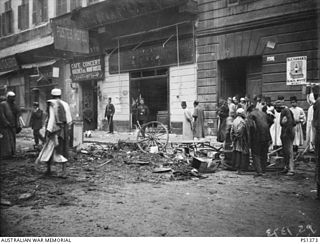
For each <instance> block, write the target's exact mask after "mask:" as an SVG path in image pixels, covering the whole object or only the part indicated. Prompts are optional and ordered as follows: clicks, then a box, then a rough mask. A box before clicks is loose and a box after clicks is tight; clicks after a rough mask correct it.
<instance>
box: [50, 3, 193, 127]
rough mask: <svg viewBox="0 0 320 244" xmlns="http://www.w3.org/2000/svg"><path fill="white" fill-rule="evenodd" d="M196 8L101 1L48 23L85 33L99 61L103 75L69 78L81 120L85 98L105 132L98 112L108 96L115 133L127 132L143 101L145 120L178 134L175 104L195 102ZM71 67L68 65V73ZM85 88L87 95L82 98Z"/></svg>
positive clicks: (179, 115)
mask: <svg viewBox="0 0 320 244" xmlns="http://www.w3.org/2000/svg"><path fill="white" fill-rule="evenodd" d="M196 6H197V5H196V3H195V2H194V1H188V0H181V1H172V0H165V1H157V0H152V1H130V3H128V2H127V1H116V2H115V1H114V2H113V1H105V2H101V3H97V4H95V5H92V6H88V7H86V8H82V9H80V10H77V11H75V12H73V13H72V14H70V15H65V16H62V17H58V18H56V19H54V20H53V22H54V23H55V24H56V25H69V26H76V27H77V28H82V29H87V30H89V36H90V40H93V41H92V42H91V45H90V49H94V50H95V53H96V54H97V55H98V56H99V57H101V58H102V59H103V60H102V61H101V62H102V63H103V65H102V63H101V65H102V66H101V67H103V68H102V70H103V72H104V76H103V77H102V76H100V77H99V78H98V79H91V78H90V79H87V80H86V81H84V80H82V81H76V80H75V79H74V78H72V81H73V84H72V86H75V87H76V89H77V93H78V96H77V97H78V98H77V99H78V102H77V103H79V105H80V106H81V109H80V110H82V111H80V115H82V119H83V120H84V119H85V117H86V116H85V114H84V113H83V111H84V110H83V109H84V106H86V103H88V104H91V102H88V99H84V98H85V97H90V99H92V101H93V102H92V104H93V107H94V108H93V111H94V113H95V114H97V116H96V117H95V118H94V120H95V122H94V123H95V124H96V127H97V128H98V129H106V127H107V121H106V120H105V118H104V111H105V107H106V104H107V100H108V98H111V99H112V103H113V104H114V106H115V110H116V112H115V115H114V126H115V130H116V131H129V130H131V129H134V128H135V124H136V116H135V115H136V114H135V112H136V109H135V108H136V106H137V104H138V103H139V102H140V100H141V99H142V98H143V99H144V100H145V104H146V105H147V106H148V107H149V110H150V114H149V118H148V119H149V120H150V121H151V120H158V121H160V122H162V123H163V124H165V125H166V126H167V128H169V129H170V130H171V131H172V132H175V133H179V132H180V133H181V132H182V119H183V117H182V115H183V114H182V109H181V107H180V103H181V101H183V100H184V101H187V104H188V106H189V107H190V108H191V107H192V103H193V101H194V100H195V99H196V98H197V88H196V86H197V70H196V55H195V21H196V16H197V7H196ZM79 58H80V59H83V58H88V56H82V57H79ZM75 63H76V61H74V60H72V61H70V66H71V73H72V72H73V71H72V66H73V65H74V64H75ZM89 90H90V92H91V93H92V94H85V93H90V92H89ZM85 101H87V102H85ZM89 106H91V105H89ZM88 128H89V127H88ZM92 128H93V129H94V128H95V127H94V126H93V127H92Z"/></svg>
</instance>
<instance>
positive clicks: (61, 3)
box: [56, 0, 68, 16]
mask: <svg viewBox="0 0 320 244" xmlns="http://www.w3.org/2000/svg"><path fill="white" fill-rule="evenodd" d="M67 3H68V1H66V0H57V2H56V16H59V15H62V14H65V13H66V12H67V11H68V10H67Z"/></svg>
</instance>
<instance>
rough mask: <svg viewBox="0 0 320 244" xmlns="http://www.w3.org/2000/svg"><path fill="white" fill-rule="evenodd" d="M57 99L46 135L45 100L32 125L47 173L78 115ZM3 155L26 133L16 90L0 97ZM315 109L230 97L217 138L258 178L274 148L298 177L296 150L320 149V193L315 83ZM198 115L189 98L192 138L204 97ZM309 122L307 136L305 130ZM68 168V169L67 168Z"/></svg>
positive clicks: (187, 121) (141, 112) (186, 132)
mask: <svg viewBox="0 0 320 244" xmlns="http://www.w3.org/2000/svg"><path fill="white" fill-rule="evenodd" d="M51 96H52V99H50V100H48V101H47V111H46V112H47V115H48V116H47V119H46V123H45V133H46V134H45V136H44V137H43V136H42V135H41V134H40V129H41V128H42V127H43V111H42V110H41V109H40V108H39V104H38V103H37V102H35V103H34V104H33V106H34V110H33V112H32V115H31V120H30V126H31V128H32V129H33V134H34V140H35V143H36V146H37V145H38V144H39V140H40V141H42V144H43V146H42V147H41V148H42V149H41V152H40V154H39V156H38V158H37V160H36V162H37V163H39V162H45V163H47V173H48V174H49V173H50V170H51V169H50V166H51V164H52V163H53V162H60V163H63V164H62V165H63V169H64V163H65V162H67V160H68V150H67V148H68V139H69V132H70V126H71V123H72V117H71V113H70V108H69V105H68V104H67V103H66V102H64V101H63V100H62V99H61V90H60V89H56V88H55V89H53V90H52V91H51ZM0 99H1V101H0V136H1V138H0V139H1V143H0V155H1V158H10V157H12V156H13V155H14V154H15V150H16V134H17V133H19V132H20V131H21V128H22V125H21V112H20V109H19V108H18V106H17V105H16V104H15V94H14V93H13V92H12V91H9V92H8V93H7V97H6V98H5V97H1V98H0ZM307 102H308V103H309V105H310V106H309V108H308V111H307V116H306V114H305V112H304V110H303V109H302V108H301V107H299V106H298V99H297V97H296V96H292V97H290V106H289V107H288V106H286V103H285V99H284V97H283V96H278V99H277V100H276V101H273V102H272V101H271V99H270V97H263V96H262V95H259V96H256V97H255V98H254V100H253V101H251V100H250V99H249V97H248V96H245V97H241V98H240V97H239V96H234V97H233V98H231V97H229V98H227V100H224V99H220V101H219V107H218V110H217V115H218V132H217V141H219V142H222V143H223V145H224V149H225V151H228V150H230V151H232V160H231V161H232V163H231V168H233V169H234V170H237V171H238V173H239V174H241V173H242V171H244V170H247V169H248V166H249V159H250V156H251V157H252V161H253V165H254V167H255V170H256V176H262V175H263V174H264V173H265V172H266V167H267V155H268V152H269V151H270V150H277V149H279V148H280V147H281V153H282V156H283V161H284V165H285V167H284V169H283V171H282V173H284V174H286V175H288V176H293V175H294V174H295V163H294V154H295V153H297V152H298V148H299V146H302V145H305V146H306V147H307V149H308V150H309V151H310V152H315V153H316V160H317V168H316V177H317V186H318V196H320V192H319V191H320V190H319V188H320V187H319V186H320V165H319V164H320V161H319V143H320V96H319V91H318V90H317V89H315V88H314V87H313V88H312V89H310V92H308V95H307ZM193 106H194V109H193V113H191V111H190V110H189V109H188V108H187V103H186V102H185V101H182V102H181V107H182V109H183V115H184V117H183V137H184V139H186V140H194V138H199V139H200V138H204V137H205V130H204V109H203V108H202V106H199V102H198V101H194V103H193ZM133 112H134V114H135V120H136V123H137V124H140V125H142V124H144V123H146V122H147V121H148V115H149V108H148V106H146V105H145V104H144V100H143V98H141V99H140V100H139V104H138V103H136V107H135V108H134V109H133ZM114 114H115V107H114V105H113V104H112V103H111V98H109V99H108V103H107V106H106V109H105V118H106V120H107V121H108V130H109V133H113V116H114ZM304 126H306V130H305V131H306V135H305V138H306V140H304V133H303V128H304ZM63 172H64V170H63Z"/></svg>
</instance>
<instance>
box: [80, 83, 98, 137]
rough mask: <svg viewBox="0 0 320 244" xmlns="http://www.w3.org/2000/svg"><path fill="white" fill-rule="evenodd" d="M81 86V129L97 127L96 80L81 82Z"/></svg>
mask: <svg viewBox="0 0 320 244" xmlns="http://www.w3.org/2000/svg"><path fill="white" fill-rule="evenodd" d="M81 88H82V116H83V131H87V130H95V129H97V124H98V123H97V122H98V110H97V104H98V102H97V82H96V81H85V82H81Z"/></svg>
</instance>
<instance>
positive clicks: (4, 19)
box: [1, 0, 13, 36]
mask: <svg viewBox="0 0 320 244" xmlns="http://www.w3.org/2000/svg"><path fill="white" fill-rule="evenodd" d="M4 9H5V12H4V13H3V14H2V15H1V33H2V35H3V36H6V35H9V34H12V33H13V11H12V9H11V0H9V1H7V2H5V3H4Z"/></svg>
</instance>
